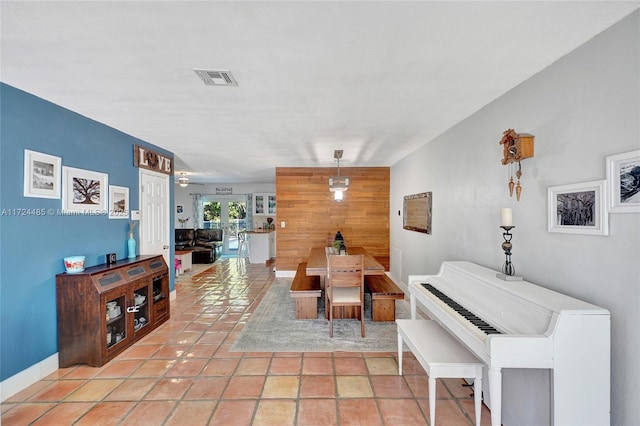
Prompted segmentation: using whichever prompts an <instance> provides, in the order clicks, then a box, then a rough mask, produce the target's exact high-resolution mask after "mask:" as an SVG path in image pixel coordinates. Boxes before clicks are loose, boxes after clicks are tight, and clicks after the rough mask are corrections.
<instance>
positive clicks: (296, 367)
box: [1, 258, 490, 426]
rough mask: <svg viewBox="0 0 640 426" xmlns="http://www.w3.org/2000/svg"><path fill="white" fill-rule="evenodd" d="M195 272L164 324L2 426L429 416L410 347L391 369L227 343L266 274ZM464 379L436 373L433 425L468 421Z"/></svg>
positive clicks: (391, 356) (253, 268)
mask: <svg viewBox="0 0 640 426" xmlns="http://www.w3.org/2000/svg"><path fill="white" fill-rule="evenodd" d="M241 262H242V261H241ZM198 267H199V268H198ZM194 269H195V271H194V272H193V273H191V274H185V275H183V276H181V277H180V279H179V281H178V282H177V283H176V290H177V300H176V301H174V302H172V305H171V319H170V320H169V321H168V322H167V323H165V324H164V325H162V326H161V327H160V328H158V329H157V330H155V331H154V332H152V333H151V334H150V335H148V336H147V337H146V338H144V339H143V340H142V341H140V342H138V343H136V344H135V345H133V346H132V347H131V348H129V349H128V350H127V351H125V352H124V353H122V354H121V355H119V356H118V357H117V358H115V359H114V360H112V361H111V362H109V363H107V364H106V365H104V366H103V367H101V368H93V367H88V366H82V365H80V366H74V367H71V368H64V369H60V370H58V371H56V372H54V373H53V374H51V375H49V376H48V377H46V378H45V379H43V380H41V381H39V382H37V383H35V384H33V385H32V386H30V387H28V388H27V389H25V390H23V391H21V392H19V393H18V394H16V395H14V396H13V397H11V398H9V399H8V400H7V401H5V402H4V403H3V404H2V418H1V420H2V425H3V426H11V425H30V424H35V425H56V426H61V425H91V426H95V425H135V426H144V425H153V426H157V425H188V426H195V425H224V426H229V425H277V426H283V425H301V426H302V425H318V426H320V425H322V426H325V425H341V426H345V425H366V426H373V425H393V426H399V425H427V424H428V418H429V404H428V389H427V376H426V374H425V372H424V370H423V369H422V367H421V366H420V365H419V364H418V362H417V361H416V360H415V358H414V357H413V356H412V355H411V354H410V353H405V355H404V356H405V358H404V366H403V372H404V375H403V376H398V374H397V373H398V365H397V356H396V355H397V354H396V353H370V352H356V353H344V352H338V353H330V352H329V353H323V352H313V353H265V352H252V353H237V352H229V348H230V347H231V345H232V344H233V341H234V339H235V338H236V337H237V336H238V334H239V333H240V331H241V330H242V327H243V326H244V324H246V322H247V320H248V319H249V317H250V316H251V313H252V312H253V311H254V310H255V308H256V307H257V306H258V304H259V303H260V301H261V300H262V297H263V295H264V294H265V292H266V291H267V290H268V289H269V286H270V285H271V283H272V282H273V280H274V275H273V272H272V271H271V268H267V267H265V266H264V265H255V264H252V265H246V264H240V265H239V264H238V261H237V259H235V258H228V259H220V260H218V261H216V263H215V264H213V265H211V266H210V267H209V266H206V267H204V266H201V265H194ZM327 332H328V331H327ZM462 384H463V382H462V380H458V379H444V380H438V385H437V386H438V387H437V397H438V400H437V404H436V423H437V424H438V425H470V424H474V421H473V399H472V398H471V396H470V393H471V390H470V388H467V387H463V386H462ZM489 423H490V414H489V411H488V410H487V408H486V407H485V406H483V413H482V424H483V425H488V424H489Z"/></svg>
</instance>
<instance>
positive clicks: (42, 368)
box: [0, 352, 60, 402]
mask: <svg viewBox="0 0 640 426" xmlns="http://www.w3.org/2000/svg"><path fill="white" fill-rule="evenodd" d="M59 365H60V364H59V363H58V353H57V352H56V353H55V354H53V355H51V356H50V357H48V358H45V359H44V360H42V361H40V362H38V363H36V364H33V365H32V366H31V367H29V368H26V369H24V370H22V371H21V372H19V373H17V374H14V375H13V376H11V377H9V378H8V379H6V380H3V381H2V382H0V402H4V401H6V400H7V399H8V398H11V397H12V396H13V395H15V394H17V393H18V392H20V391H21V390H23V389H26V388H28V387H29V386H31V385H32V384H34V383H36V382H37V381H39V380H42V379H44V378H45V377H47V376H48V375H49V374H51V373H53V372H54V371H56V370H57V369H58V367H59Z"/></svg>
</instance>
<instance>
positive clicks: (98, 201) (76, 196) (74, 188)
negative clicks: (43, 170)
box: [62, 167, 109, 215]
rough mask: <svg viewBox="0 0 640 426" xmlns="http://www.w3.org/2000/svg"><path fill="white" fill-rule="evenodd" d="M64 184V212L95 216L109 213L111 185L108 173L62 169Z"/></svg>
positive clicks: (71, 168)
mask: <svg viewBox="0 0 640 426" xmlns="http://www.w3.org/2000/svg"><path fill="white" fill-rule="evenodd" d="M62 182H63V183H62V209H63V210H65V211H68V212H73V211H76V212H85V213H86V214H95V215H99V214H105V213H106V212H107V198H108V195H109V194H108V191H109V189H108V188H109V183H108V175H107V174H106V173H98V172H93V171H90V170H83V169H76V168H73V167H62Z"/></svg>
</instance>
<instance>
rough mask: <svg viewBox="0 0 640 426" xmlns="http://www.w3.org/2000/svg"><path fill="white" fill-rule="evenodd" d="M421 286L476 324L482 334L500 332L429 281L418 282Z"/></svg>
mask: <svg viewBox="0 0 640 426" xmlns="http://www.w3.org/2000/svg"><path fill="white" fill-rule="evenodd" d="M420 285H421V286H422V287H424V288H425V289H426V290H427V291H428V292H429V293H431V294H433V295H434V296H436V297H437V298H438V299H440V300H442V301H443V302H444V303H445V304H446V305H447V306H449V307H450V308H451V309H453V310H454V311H456V312H457V313H459V314H460V315H461V316H462V317H463V318H465V319H466V320H467V321H469V322H470V323H471V324H473V325H474V326H476V327H477V328H478V329H479V330H480V331H482V332H483V333H484V334H502V333H501V332H500V331H498V330H496V329H495V328H494V327H492V326H491V325H489V324H488V323H487V322H485V321H483V320H481V319H480V318H478V317H477V316H476V315H475V314H474V313H473V312H471V311H469V310H467V309H465V307H464V306H462V305H460V304H459V303H458V302H456V301H455V300H453V299H451V298H450V297H449V296H447V295H446V294H444V293H443V292H441V291H440V290H438V289H437V288H435V287H434V286H432V285H431V284H429V283H420Z"/></svg>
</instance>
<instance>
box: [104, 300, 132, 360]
mask: <svg viewBox="0 0 640 426" xmlns="http://www.w3.org/2000/svg"><path fill="white" fill-rule="evenodd" d="M105 312H106V314H105V318H106V327H107V329H106V334H105V342H106V344H107V349H109V348H111V347H112V346H114V345H117V344H118V343H120V342H121V341H123V340H125V339H126V338H127V319H126V317H127V316H126V312H127V298H126V295H125V294H119V295H111V296H110V297H107V301H106V303H105Z"/></svg>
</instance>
